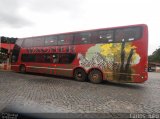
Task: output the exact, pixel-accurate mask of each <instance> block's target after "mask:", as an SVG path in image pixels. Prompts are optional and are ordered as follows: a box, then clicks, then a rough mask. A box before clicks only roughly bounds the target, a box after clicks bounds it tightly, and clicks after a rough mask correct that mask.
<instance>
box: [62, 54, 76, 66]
mask: <svg viewBox="0 0 160 119" xmlns="http://www.w3.org/2000/svg"><path fill="white" fill-rule="evenodd" d="M74 58H75V54H59V63H60V64H70V63H72V62H73V60H74Z"/></svg>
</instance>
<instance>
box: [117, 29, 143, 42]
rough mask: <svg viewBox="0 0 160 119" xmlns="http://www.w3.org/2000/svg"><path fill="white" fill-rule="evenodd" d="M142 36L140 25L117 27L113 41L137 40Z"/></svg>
mask: <svg viewBox="0 0 160 119" xmlns="http://www.w3.org/2000/svg"><path fill="white" fill-rule="evenodd" d="M141 36H142V28H141V27H130V28H122V29H117V30H116V31H115V42H124V41H125V42H127V41H133V40H137V39H139V38H140V37H141Z"/></svg>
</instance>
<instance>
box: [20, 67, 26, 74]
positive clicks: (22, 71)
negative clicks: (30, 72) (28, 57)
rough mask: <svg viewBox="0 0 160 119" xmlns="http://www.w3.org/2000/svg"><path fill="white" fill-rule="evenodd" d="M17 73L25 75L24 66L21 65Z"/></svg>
mask: <svg viewBox="0 0 160 119" xmlns="http://www.w3.org/2000/svg"><path fill="white" fill-rule="evenodd" d="M19 71H20V72H21V73H25V72H26V67H25V66H24V65H21V66H20V68H19Z"/></svg>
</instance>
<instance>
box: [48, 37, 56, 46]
mask: <svg viewBox="0 0 160 119" xmlns="http://www.w3.org/2000/svg"><path fill="white" fill-rule="evenodd" d="M55 45H57V36H46V37H45V46H55Z"/></svg>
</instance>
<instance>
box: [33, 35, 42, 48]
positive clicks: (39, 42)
mask: <svg viewBox="0 0 160 119" xmlns="http://www.w3.org/2000/svg"><path fill="white" fill-rule="evenodd" d="M33 46H34V47H37V46H44V37H38V38H33Z"/></svg>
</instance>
